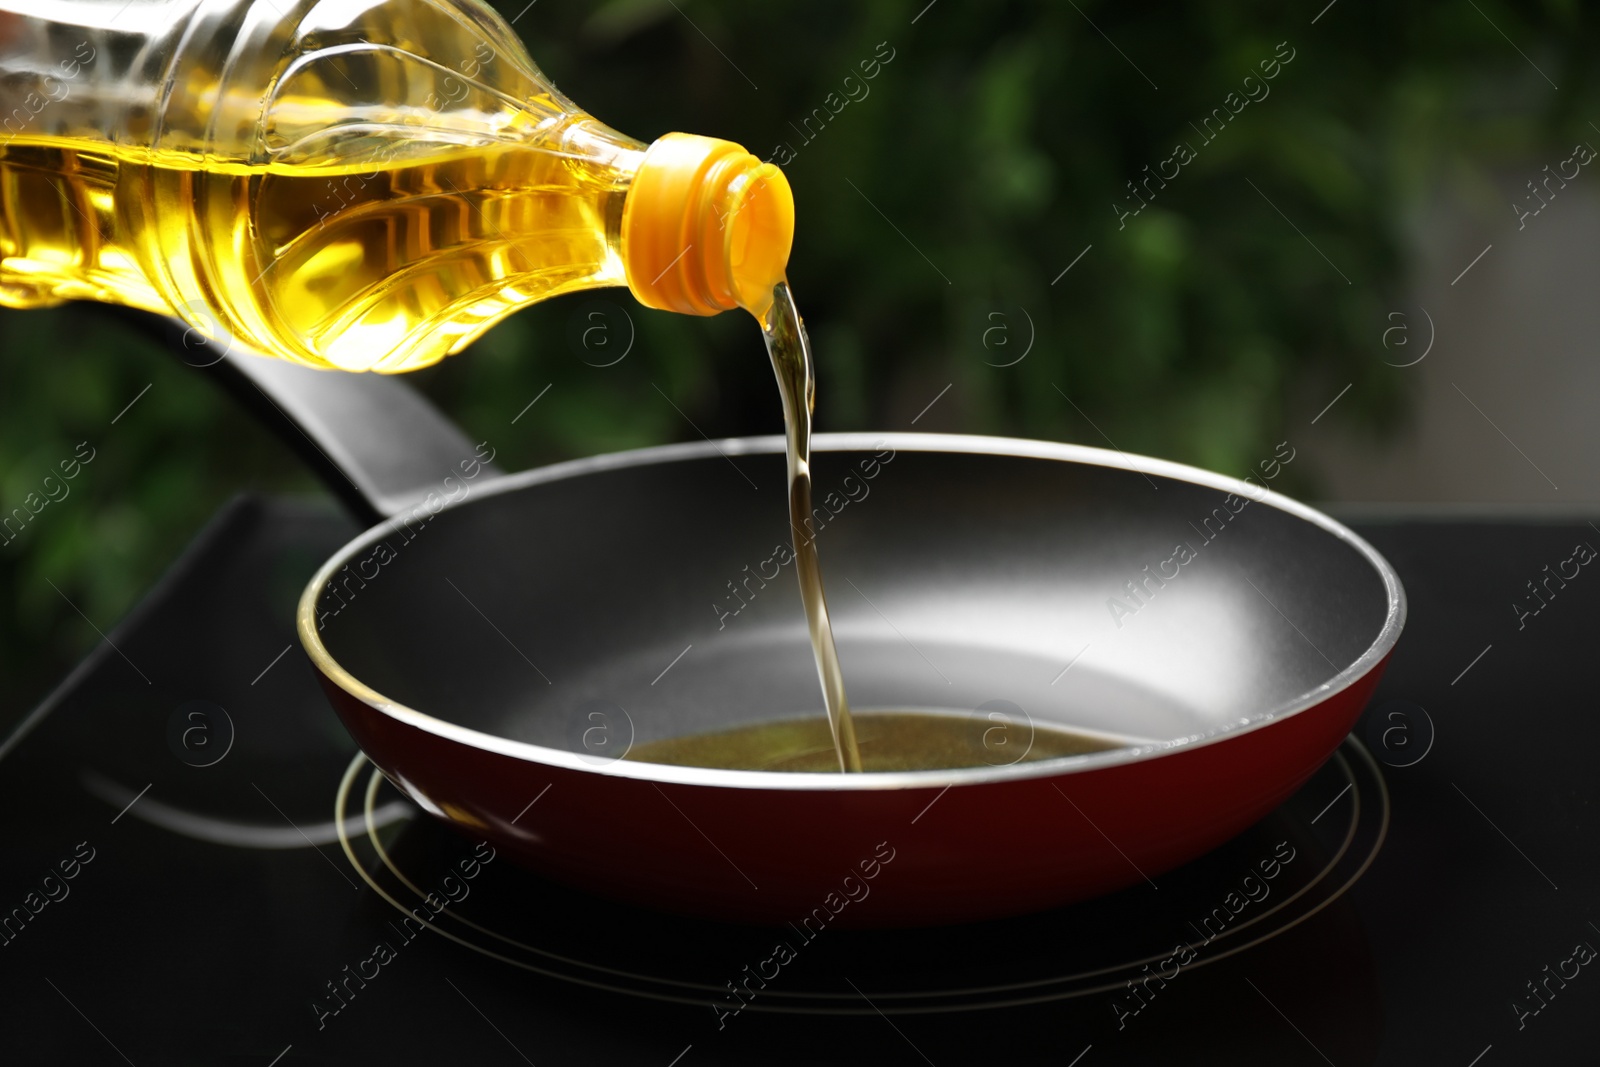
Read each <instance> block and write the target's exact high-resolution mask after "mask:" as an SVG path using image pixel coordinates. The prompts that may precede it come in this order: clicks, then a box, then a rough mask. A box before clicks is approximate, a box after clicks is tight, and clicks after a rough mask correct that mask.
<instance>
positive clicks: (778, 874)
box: [322, 656, 1388, 926]
mask: <svg viewBox="0 0 1600 1067" xmlns="http://www.w3.org/2000/svg"><path fill="white" fill-rule="evenodd" d="M1387 663H1388V657H1387V656H1385V657H1384V658H1383V659H1382V660H1380V661H1378V662H1377V663H1376V664H1375V665H1374V666H1373V668H1372V669H1371V670H1369V671H1368V672H1367V673H1366V674H1364V675H1362V676H1361V677H1360V678H1358V679H1356V680H1355V681H1354V682H1353V683H1352V684H1350V685H1349V686H1347V687H1345V688H1344V689H1341V690H1340V691H1338V692H1336V693H1333V694H1331V695H1330V696H1328V697H1327V698H1326V699H1324V700H1323V701H1321V702H1320V703H1318V704H1315V705H1313V706H1311V707H1308V708H1305V709H1304V710H1301V711H1299V712H1295V713H1293V714H1290V715H1287V716H1285V717H1283V718H1280V719H1277V720H1274V721H1272V722H1270V723H1267V724H1265V725H1261V726H1257V727H1254V728H1252V729H1246V730H1241V731H1239V732H1237V733H1233V734H1224V735H1222V736H1221V737H1217V738H1213V739H1211V740H1209V741H1207V742H1204V743H1196V744H1194V745H1189V746H1179V747H1176V748H1171V749H1167V750H1165V751H1162V752H1159V753H1155V754H1152V755H1150V756H1147V757H1144V758H1140V759H1134V760H1131V761H1128V762H1125V763H1114V764H1110V765H1106V766H1101V767H1090V768H1086V769H1082V770H1078V771H1076V772H1067V773H1061V774H1056V775H1047V776H1043V777H1031V778H1008V779H1005V780H1001V781H986V782H976V783H973V784H967V785H954V786H951V787H949V788H948V790H945V791H943V795H941V791H942V789H943V787H926V788H912V789H867V788H862V789H850V790H838V789H820V790H806V789H798V788H793V787H780V788H770V789H763V788H743V787H728V786H707V785H687V784H681V783H673V782H652V781H648V780H645V779H641V778H632V777H623V776H621V775H615V774H608V773H606V768H604V767H597V768H595V769H594V770H574V769H571V768H566V767H556V766H549V765H546V764H543V763H539V762H536V761H533V760H529V759H525V758H521V757H517V756H512V755H507V754H504V753H499V752H494V751H490V750H487V749H482V748H478V747H475V746H473V745H470V744H466V743H464V742H462V741H457V740H454V739H451V738H447V737H443V736H440V735H438V734H435V733H432V732H430V731H428V730H425V729H422V728H421V727H419V726H416V725H413V724H411V723H409V722H406V721H403V720H401V719H397V718H394V717H391V716H389V715H387V714H385V713H384V712H382V711H379V710H377V709H375V708H373V707H371V706H370V705H368V704H366V703H365V702H363V701H361V700H359V699H358V698H356V697H355V696H352V695H351V694H350V693H348V692H346V691H344V690H343V689H341V688H340V687H339V686H338V685H337V684H335V683H334V682H333V681H332V680H330V679H329V678H327V677H323V678H322V681H323V685H324V688H325V689H326V690H327V692H328V695H329V698H330V699H331V700H332V702H333V705H334V707H335V708H336V709H337V710H338V713H339V715H340V717H341V718H342V719H343V720H344V723H345V725H346V726H347V727H348V728H349V730H350V732H351V734H353V735H354V737H355V739H356V741H357V742H358V743H359V744H360V745H361V748H362V749H363V750H364V751H365V752H366V753H367V755H368V756H369V757H371V758H372V759H373V761H374V762H376V763H377V765H378V766H379V767H380V768H382V770H383V771H384V773H385V774H387V775H388V777H389V778H390V780H391V781H393V782H395V783H396V784H397V785H399V786H400V787H401V788H403V789H405V790H406V791H407V792H408V793H410V794H411V795H412V796H413V797H415V798H416V799H418V800H419V801H420V802H421V803H422V804H423V805H424V807H426V808H428V809H429V810H430V811H435V812H443V813H445V817H446V818H448V819H449V820H450V821H451V822H452V823H453V824H454V825H456V826H457V828H459V829H460V830H461V831H462V832H463V833H466V834H469V835H471V836H473V837H475V838H486V839H488V840H489V841H490V842H491V843H492V844H493V845H494V846H495V847H496V848H497V849H498V850H500V851H502V852H504V853H505V854H507V855H509V856H511V857H512V858H514V859H515V860H517V861H518V862H520V863H522V864H523V865H525V866H527V867H529V868H531V869H533V870H535V871H537V872H539V873H541V874H543V875H547V876H549V877H551V878H554V879H557V880H559V881H561V882H564V883H567V884H569V885H572V886H575V887H577V888H580V889H584V890H588V891H591V892H594V893H598V894H602V895H606V896H610V897H614V898H618V899H622V900H625V901H628V902H630V903H634V904H639V905H643V906H646V907H651V908H659V909H662V910H665V911H672V912H679V913H686V914H693V915H701V916H707V917H710V918H714V919H720V920H731V921H745V922H762V923H783V922H794V923H797V924H801V923H803V922H804V920H805V919H806V917H808V916H813V918H812V923H811V925H812V926H816V925H818V924H824V925H837V926H912V925H924V924H929V925H931V924H939V923H952V922H964V921H972V920H979V919H987V918H996V917H1000V916H1005V915H1014V914H1022V913H1026V912H1030V911H1037V910H1041V909H1045V908H1050V907H1056V906H1059V905H1062V904H1067V903H1071V902H1072V901H1075V900H1081V899H1084V898H1087V897H1092V896H1095V895H1098V894H1101V893H1105V892H1108V891H1110V890H1113V889H1118V888H1121V887H1123V886H1127V885H1130V884H1133V883H1137V882H1139V881H1141V880H1144V879H1146V878H1149V879H1157V878H1159V876H1160V875H1161V874H1162V873H1164V872H1166V871H1169V870H1171V869H1173V868H1174V867H1176V866H1178V865H1180V864H1182V863H1184V862H1186V861H1188V860H1190V859H1193V858H1195V857H1196V856H1199V855H1201V854H1202V853H1204V852H1206V851H1208V850H1210V849H1212V848H1215V847H1216V846H1217V845H1219V844H1221V843H1222V842H1224V841H1226V840H1228V839H1229V838H1231V837H1233V836H1234V835H1236V834H1238V833H1240V832H1241V831H1243V830H1244V829H1246V828H1247V827H1249V826H1250V825H1252V824H1253V823H1255V822H1256V821H1257V820H1259V819H1261V818H1262V817H1263V816H1265V815H1267V814H1268V813H1269V812H1271V811H1272V810H1273V809H1275V808H1276V807H1278V806H1279V805H1280V804H1282V803H1283V801H1284V800H1286V799H1287V798H1288V797H1289V796H1290V795H1292V794H1293V793H1294V791H1295V790H1296V789H1298V788H1299V787H1300V786H1301V785H1302V784H1303V783H1304V782H1305V781H1306V780H1307V779H1308V778H1309V777H1310V776H1311V774H1312V773H1313V772H1315V771H1316V769H1317V768H1318V767H1320V766H1321V765H1322V763H1323V762H1324V761H1325V760H1326V759H1327V758H1328V757H1329V756H1330V755H1331V754H1332V753H1333V751H1334V749H1335V748H1337V747H1338V745H1339V744H1340V742H1341V741H1343V739H1344V737H1345V735H1346V734H1348V733H1349V731H1350V729H1351V727H1352V726H1353V725H1354V723H1355V721H1356V719H1357V717H1358V716H1359V715H1360V714H1361V711H1362V709H1363V708H1364V707H1365V706H1366V703H1367V700H1368V699H1369V698H1370V697H1371V695H1372V691H1373V689H1374V687H1375V686H1376V685H1377V682H1378V678H1379V676H1380V675H1381V674H1382V673H1383V669H1384V667H1385V666H1386V665H1387ZM631 766H632V767H633V768H634V769H635V771H637V770H638V769H640V768H641V765H639V764H633V765H631ZM773 777H775V778H777V777H781V776H777V775H774V776H773ZM546 786H548V787H549V789H548V792H546V793H545V794H544V795H543V796H542V797H540V799H539V802H538V803H537V804H534V805H533V806H532V807H528V802H529V801H530V800H532V799H533V798H534V797H535V796H539V794H540V792H541V790H544V789H545V788H546ZM524 809H526V810H524ZM519 813H521V814H520V817H519ZM513 819H516V822H515V824H513V822H512V820H513ZM817 909H822V911H820V912H818V911H817Z"/></svg>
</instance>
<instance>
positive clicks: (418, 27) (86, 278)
mask: <svg viewBox="0 0 1600 1067" xmlns="http://www.w3.org/2000/svg"><path fill="white" fill-rule="evenodd" d="M792 234H793V201H792V199H791V196H790V192H789V187H788V184H787V182H786V181H785V179H784V177H783V175H782V173H781V172H780V171H779V170H778V169H777V168H776V167H774V166H772V165H771V164H764V163H762V162H760V161H759V160H757V159H756V158H755V157H754V156H752V155H750V154H749V153H747V152H745V151H744V149H742V148H740V147H739V146H738V145H735V144H732V143H730V142H727V141H720V140H715V139H712V138H706V137H696V136H691V135H685V134H669V135H668V136H666V137H663V138H662V139H660V140H659V141H657V142H655V143H654V144H653V145H649V146H646V145H644V144H642V143H640V142H638V141H635V140H633V139H631V138H629V137H626V136H623V135H622V134H619V133H617V132H616V131H614V130H612V129H609V128H608V127H606V126H604V125H602V124H601V123H599V122H597V121H596V120H595V119H593V118H592V117H590V116H589V115H587V114H585V113H584V112H583V111H582V110H580V109H579V108H577V107H576V106H575V105H573V104H572V103H571V102H570V101H569V100H567V99H566V98H565V97H563V96H562V95H561V94H560V93H558V92H557V91H556V89H555V88H554V87H553V86H552V85H551V84H550V83H549V82H548V81H547V80H546V79H545V78H544V76H543V75H542V74H541V73H540V71H539V69H538V68H537V67H536V66H535V65H534V63H533V61H532V60H531V59H530V58H529V57H528V54H527V52H526V50H525V49H524V48H523V45H522V43H521V42H520V41H519V40H518V38H517V36H516V35H515V33H514V32H513V31H512V30H511V28H510V27H509V26H507V25H506V24H505V23H504V22H503V21H502V20H501V19H500V17H499V16H498V15H497V14H495V13H494V12H493V11H492V10H491V9H489V8H488V7H486V6H484V5H483V4H481V3H478V2H476V0H128V2H127V3H123V2H122V0H47V2H30V0H0V304H4V305H7V306H11V307H30V306H38V305H44V304H53V303H58V302H60V301H63V300H76V299H90V300H102V301H113V302H118V303H123V304H130V305H133V306H135V307H140V308H146V309H149V310H152V311H158V312H166V313H171V314H176V315H178V316H180V317H181V318H183V319H185V320H186V321H187V322H188V323H189V324H190V325H192V326H194V327H195V328H197V329H199V330H200V331H201V332H203V333H206V334H208V335H213V336H216V335H229V336H232V337H234V338H237V339H238V340H239V341H240V342H242V343H243V344H245V345H247V346H249V347H251V348H253V349H256V350H257V351H260V352H263V353H267V354H270V355H276V356H280V357H283V358H287V359H291V360H295V361H297V362H300V363H305V364H309V365H312V366H317V367H337V368H341V369H345V370H376V371H404V370H411V369H413V368H416V367H420V366H425V365H427V364H429V363H433V362H435V361H437V360H438V359H440V358H441V357H443V356H444V355H446V354H447V353H450V352H455V351H458V350H459V349H461V348H463V347H464V346H466V345H467V344H468V343H470V342H471V341H472V340H473V339H474V338H475V337H477V336H478V335H479V334H481V333H482V332H483V331H484V330H486V329H488V328H489V327H490V326H491V325H493V324H494V323H495V322H497V321H498V320H499V319H501V318H503V317H504V316H505V315H507V314H509V313H510V312H512V311H514V310H515V309H517V308H518V307H521V306H523V305H525V304H528V303H531V302H533V301H537V300H541V299H544V298H545V297H549V296H554V295H556V294H559V293H564V292H570V291H573V290H579V289H586V288H592V287H596V286H610V285H624V284H625V285H627V286H628V287H629V288H630V289H631V290H632V291H633V293H634V294H635V296H637V297H638V299H639V300H640V301H642V302H643V303H645V304H646V305H649V306H651V307H657V308H664V309H667V310H672V311H680V312H687V313H690V314H700V315H709V314H715V313H717V312H719V311H722V310H726V309H730V308H733V307H736V306H743V307H746V308H747V309H749V310H751V311H752V312H753V313H754V314H756V315H757V316H758V317H759V316H761V315H762V314H763V313H764V312H765V311H766V310H767V306H768V303H769V301H770V293H771V291H772V288H773V286H774V284H776V283H777V282H778V281H780V280H781V279H782V278H783V272H784V267H785V265H786V263H787V260H788V255H789V249H790V244H791V240H792Z"/></svg>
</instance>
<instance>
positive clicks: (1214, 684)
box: [318, 438, 1391, 762]
mask: <svg viewBox="0 0 1600 1067" xmlns="http://www.w3.org/2000/svg"><path fill="white" fill-rule="evenodd" d="M929 440H930V439H928V438H921V439H911V438H891V439H889V441H888V443H885V444H882V445H881V446H877V447H874V446H872V445H870V444H869V443H867V442H866V441H865V440H863V439H860V438H851V439H848V440H841V441H829V440H828V439H826V438H824V439H820V440H819V448H820V449H825V450H820V451H819V452H818V454H817V455H816V456H815V463H814V479H815V498H816V501H817V503H818V505H819V511H818V513H817V517H816V520H815V522H816V526H817V529H816V535H817V537H818V546H819V550H820V553H821V557H822V562H823V568H824V576H825V578H826V581H827V587H828V596H829V604H830V608H831V610H832V613H833V616H834V622H835V632H836V634H837V637H838V643H839V651H840V657H841V659H842V662H843V665H844V669H845V678H846V682H847V685H848V688H849V695H850V698H851V702H852V704H853V705H854V706H855V707H857V708H884V709H896V708H916V709H927V708H937V709H948V710H950V711H954V712H958V713H966V714H971V715H973V716H974V720H975V721H978V720H985V721H986V717H987V715H988V712H989V711H992V710H994V709H995V708H997V707H998V708H1003V709H1005V712H1006V714H1008V715H1010V716H1012V717H1015V715H1016V714H1017V712H1018V710H1019V709H1020V713H1021V714H1022V715H1024V716H1026V717H1028V718H1031V719H1032V720H1033V721H1034V722H1038V723H1055V724H1060V725H1067V726H1072V727H1076V728H1079V729H1084V730H1090V731H1098V732H1103V733H1106V734H1110V735H1113V736H1114V737H1119V738H1125V739H1128V740H1130V741H1149V740H1171V739H1175V738H1180V737H1186V736H1192V735H1196V734H1200V733H1204V732H1206V731H1209V730H1212V729H1213V728H1216V727H1220V726H1224V725H1227V724H1234V723H1240V722H1243V721H1245V720H1248V719H1251V718H1255V717H1258V716H1260V715H1263V714H1265V713H1268V712H1270V711H1274V710H1283V709H1285V708H1287V707H1290V706H1292V705H1293V704H1294V703H1295V702H1297V701H1299V700H1302V699H1303V698H1305V697H1308V696H1309V695H1311V694H1313V693H1314V692H1315V691H1317V690H1318V689H1319V688H1320V687H1323V686H1325V685H1326V684H1328V683H1329V682H1331V681H1332V680H1333V679H1334V678H1335V677H1336V676H1337V675H1338V674H1339V673H1340V672H1341V671H1343V670H1344V669H1345V668H1347V667H1349V666H1350V665H1351V664H1352V663H1354V662H1355V661H1356V660H1357V659H1358V658H1360V657H1361V656H1362V655H1363V653H1365V652H1367V651H1368V650H1369V648H1371V647H1372V646H1373V644H1374V642H1375V641H1376V640H1377V639H1378V637H1379V635H1380V633H1381V632H1382V631H1383V629H1384V627H1385V624H1386V621H1388V620H1389V619H1390V609H1391V590H1390V589H1389V588H1388V587H1386V584H1385V580H1384V577H1383V573H1382V572H1381V571H1380V570H1379V566H1378V564H1376V563H1375V561H1374V560H1373V559H1372V558H1370V557H1369V556H1368V555H1367V554H1366V553H1365V552H1364V551H1363V549H1362V547H1361V546H1359V545H1358V544H1357V543H1355V542H1352V541H1350V540H1348V539H1347V538H1346V537H1344V536H1342V534H1341V532H1339V531H1338V530H1337V529H1336V528H1334V527H1332V526H1331V524H1330V525H1323V524H1321V523H1320V522H1318V521H1314V520H1313V519H1312V518H1310V517H1306V516H1304V515H1301V514H1295V513H1293V512H1291V511H1289V510H1284V509H1283V508H1280V507H1279V506H1278V505H1276V504H1275V503H1273V502H1272V501H1270V500H1268V501H1266V502H1249V501H1248V499H1247V498H1246V497H1245V496H1243V495H1240V494H1232V495H1230V494H1229V493H1228V492H1227V491H1226V490H1225V489H1223V488H1219V487H1214V486H1209V485H1205V484H1197V483H1195V482H1191V481H1187V480H1185V479H1186V474H1185V469H1183V468H1177V467H1170V466H1161V465H1157V466H1155V467H1153V468H1151V469H1150V470H1147V471H1144V472H1141V471H1139V470H1135V469H1128V468H1127V467H1126V466H1125V465H1124V464H1123V463H1122V461H1121V460H1120V459H1119V457H1117V456H1116V455H1115V454H1108V453H1097V452H1095V451H1094V450H1087V449H1079V450H1061V454H1062V455H1071V456H1075V457H1077V458H1078V461H1069V460H1065V459H1061V458H1039V457H1037V456H1026V455H1008V454H1004V453H1003V452H999V451H987V452H985V451H963V450H962V449H967V448H972V449H979V448H987V449H1002V448H1004V447H1005V446H1004V445H1003V444H997V443H995V442H987V443H978V442H974V441H971V440H970V439H959V438H952V439H949V441H950V443H949V444H946V445H942V446H934V445H930V444H929V443H928V442H929ZM919 442H920V443H919ZM895 445H898V447H894V446H895ZM845 446H848V447H845ZM934 447H943V448H946V449H950V450H946V451H938V450H933V451H930V450H926V449H929V448H934ZM833 449H838V450H833ZM670 455H672V456H673V457H674V458H670V459H668V460H666V461H649V460H647V459H643V458H642V459H640V460H639V461H634V462H623V463H600V464H590V465H587V466H584V467H578V468H573V470H572V471H569V472H568V473H567V474H565V475H560V476H555V477H551V476H550V475H549V474H548V473H541V472H534V473H532V474H529V475H523V476H518V477H517V478H514V479H511V480H509V484H507V485H503V486H498V487H496V488H495V489H494V490H493V491H478V492H475V493H474V494H473V495H472V496H470V497H469V498H468V499H466V500H465V501H464V502H463V503H461V504H459V505H457V506H454V507H451V508H447V509H445V510H444V511H442V512H440V513H439V514H438V515H436V516H433V517H431V518H430V517H429V514H428V512H427V511H422V512H420V513H419V516H418V517H417V518H415V519H413V520H411V521H408V522H405V523H402V524H400V525H399V526H397V527H396V528H394V529H390V530H387V531H380V535H379V536H378V538H377V540H375V541H371V542H370V543H366V544H360V545H358V546H356V547H355V548H353V549H352V550H350V555H349V557H348V563H349V565H348V567H347V568H345V569H342V570H340V571H338V572H337V573H336V574H335V575H334V580H333V582H332V583H331V585H330V586H329V587H326V588H325V589H324V591H323V594H322V596H321V598H320V600H319V601H318V610H319V616H320V624H321V631H320V636H321V638H322V640H323V642H324V644H325V646H326V648H327V649H328V651H329V653H330V654H331V655H332V657H333V659H334V660H335V661H337V663H338V664H339V665H340V666H342V667H343V668H344V669H345V670H346V671H348V672H349V673H350V674H352V675H353V676H354V677H355V678H356V679H359V680H360V681H361V682H362V683H364V684H365V685H366V686H368V687H370V688H372V689H374V690H376V691H377V692H379V693H381V694H383V696H384V697H386V698H388V699H390V700H392V701H395V702H398V703H400V704H403V705H405V706H407V707H410V708H412V709H415V710H417V711H421V712H423V713H425V714H428V715H431V716H434V717H436V718H439V719H443V720H445V721H448V722H451V723H454V724H457V725H460V726H465V727H469V728H472V729H476V730H480V731H483V732H485V733H489V734H494V735H498V736H501V737H506V738H511V739H514V740H519V741H525V742H530V743H533V744H538V745H543V746H548V747H552V748H560V749H566V750H569V751H573V752H577V753H579V754H580V755H586V756H587V757H592V758H594V759H596V760H602V759H609V758H611V757H614V756H616V755H618V754H620V752H621V750H622V749H624V748H626V747H627V745H628V744H630V743H637V742H646V741H651V740H656V739H659V738H663V737H668V736H677V735H682V734H686V733H691V732H696V731H702V730H711V729H716V728H718V727H723V726H730V725H735V724H743V723H750V722H757V721H762V720H767V719H779V718H789V717H794V716H797V715H806V714H821V698H820V695H819V692H818V687H817V681H816V674H815V668H814V667H813V664H812V660H811V652H810V646H809V644H808V643H807V638H806V630H805V623H804V618H803V615H802V611H801V607H800V600H799V596H798V593H797V589H796V583H795V577H794V566H793V563H792V562H789V563H785V562H784V561H785V560H786V559H787V558H788V552H787V549H786V545H787V542H788V541H789V529H788V522H787V514H786V508H785V487H784V459H783V456H782V454H781V451H778V450H777V448H776V446H775V444H774V443H773V442H756V443H746V444H745V445H743V446H742V447H741V446H738V445H732V444H725V445H724V446H723V447H722V449H721V450H720V451H719V450H718V449H716V448H700V449H686V450H679V451H678V452H676V453H671V454H670ZM659 457H660V453H657V454H655V455H654V456H653V457H651V458H653V459H659ZM1102 464H1110V465H1102ZM1194 476H1195V477H1203V476H1199V475H1197V474H1196V475H1194ZM440 492H441V496H442V495H443V494H444V492H445V489H444V488H441V491H440ZM1256 495H1258V496H1259V495H1261V494H1259V493H1258V494H1256ZM997 701H999V702H1005V703H1003V704H996V703H994V702H997ZM975 762H981V761H975ZM991 762H992V761H991Z"/></svg>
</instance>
